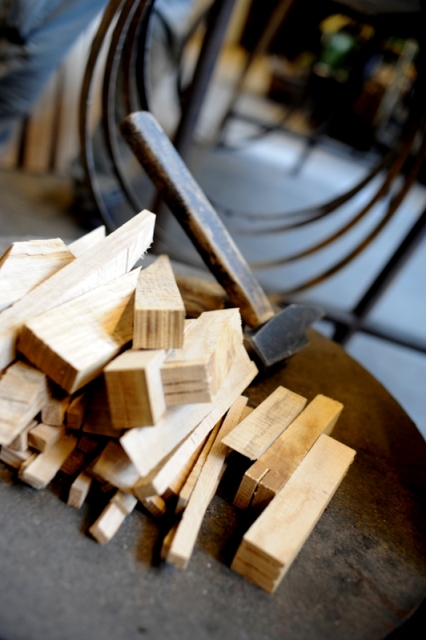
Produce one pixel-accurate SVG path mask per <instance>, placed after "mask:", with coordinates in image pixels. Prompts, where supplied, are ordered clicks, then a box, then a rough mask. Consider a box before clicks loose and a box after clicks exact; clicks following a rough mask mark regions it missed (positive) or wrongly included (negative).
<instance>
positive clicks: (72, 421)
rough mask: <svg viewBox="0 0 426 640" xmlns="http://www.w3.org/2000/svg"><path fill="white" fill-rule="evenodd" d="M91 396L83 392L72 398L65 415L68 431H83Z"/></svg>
mask: <svg viewBox="0 0 426 640" xmlns="http://www.w3.org/2000/svg"><path fill="white" fill-rule="evenodd" d="M89 397H90V394H89V393H88V392H87V391H81V392H80V393H77V394H76V395H75V396H73V397H72V399H71V402H70V404H69V405H68V407H67V410H66V413H65V423H66V425H67V427H68V429H75V430H76V431H77V430H78V429H81V427H82V426H83V423H84V418H85V416H86V409H87V405H88V403H89Z"/></svg>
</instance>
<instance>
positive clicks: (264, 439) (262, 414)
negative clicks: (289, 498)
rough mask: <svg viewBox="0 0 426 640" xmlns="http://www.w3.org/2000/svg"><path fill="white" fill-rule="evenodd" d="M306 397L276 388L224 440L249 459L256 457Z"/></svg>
mask: <svg viewBox="0 0 426 640" xmlns="http://www.w3.org/2000/svg"><path fill="white" fill-rule="evenodd" d="M305 404H306V398H302V396H299V395H298V394H296V393H293V392H292V391H289V390H288V389H286V388H285V387H278V388H277V389H275V391H274V392H273V393H271V395H270V396H268V397H267V398H266V400H264V401H263V402H262V403H261V404H260V405H259V406H258V407H256V409H255V410H254V411H253V412H252V413H251V414H250V415H249V416H248V417H247V418H246V419H245V420H243V422H241V423H240V424H239V425H237V426H236V427H235V429H234V430H233V431H232V433H230V434H229V435H228V436H227V437H226V439H225V440H224V444H226V445H228V447H231V449H234V450H235V451H238V452H239V453H241V454H242V455H243V456H246V457H247V458H250V460H257V458H259V457H260V456H261V455H262V453H263V452H264V451H266V449H267V448H268V447H270V446H271V444H272V443H273V442H274V440H276V439H277V438H278V436H280V435H281V433H282V432H283V431H284V430H285V429H287V427H288V426H289V424H291V422H292V421H293V420H294V419H295V418H296V416H297V415H298V414H299V413H300V412H301V411H302V409H303V407H304V406H305Z"/></svg>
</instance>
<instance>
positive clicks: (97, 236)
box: [68, 225, 106, 258]
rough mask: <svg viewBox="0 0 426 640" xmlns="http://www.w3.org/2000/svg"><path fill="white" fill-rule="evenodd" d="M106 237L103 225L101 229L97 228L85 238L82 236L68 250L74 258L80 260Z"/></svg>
mask: <svg viewBox="0 0 426 640" xmlns="http://www.w3.org/2000/svg"><path fill="white" fill-rule="evenodd" d="M105 237H106V233H105V227H104V225H101V226H99V227H96V229H93V230H92V231H89V233H86V234H84V236H81V238H78V239H77V240H74V242H71V243H70V244H69V245H68V250H69V251H71V253H72V254H73V256H75V257H76V258H78V257H79V256H81V255H82V254H83V253H84V252H85V251H89V250H90V249H93V247H94V246H95V245H97V244H98V242H100V241H101V240H104V239H105Z"/></svg>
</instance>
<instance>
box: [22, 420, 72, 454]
mask: <svg viewBox="0 0 426 640" xmlns="http://www.w3.org/2000/svg"><path fill="white" fill-rule="evenodd" d="M64 433H65V430H64V427H63V426H59V427H52V426H51V425H47V424H43V423H40V424H37V425H36V426H35V427H33V428H32V429H31V431H29V433H28V444H29V446H30V447H32V448H33V449H35V450H36V451H40V452H41V451H47V449H49V448H50V447H51V446H52V445H54V444H55V442H58V440H60V439H61V438H62V437H63V436H64Z"/></svg>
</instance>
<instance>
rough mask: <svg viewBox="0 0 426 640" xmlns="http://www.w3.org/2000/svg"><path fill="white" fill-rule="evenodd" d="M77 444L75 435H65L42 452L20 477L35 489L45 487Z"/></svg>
mask: <svg viewBox="0 0 426 640" xmlns="http://www.w3.org/2000/svg"><path fill="white" fill-rule="evenodd" d="M76 444H77V439H76V438H74V437H73V436H68V435H65V436H63V437H62V438H61V439H60V440H58V441H57V442H55V444H53V445H52V446H51V447H49V448H48V449H46V450H45V451H43V453H40V454H39V455H38V456H37V457H36V459H35V460H34V461H33V462H32V463H31V464H30V465H28V466H27V467H26V468H25V469H24V471H23V472H22V473H21V472H20V473H19V477H20V478H21V480H23V482H26V483H27V484H29V485H31V486H32V487H34V489H43V488H44V487H46V486H47V485H48V484H49V482H50V481H51V480H53V478H54V477H55V475H56V474H57V472H58V471H59V469H60V468H61V466H62V464H63V463H64V462H65V460H66V459H67V458H68V456H69V455H70V453H71V452H72V451H73V449H74V448H75V446H76ZM21 470H22V469H21ZM21 470H20V471H21Z"/></svg>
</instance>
